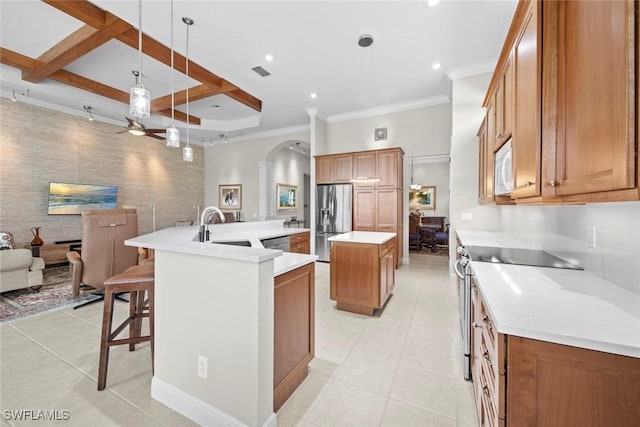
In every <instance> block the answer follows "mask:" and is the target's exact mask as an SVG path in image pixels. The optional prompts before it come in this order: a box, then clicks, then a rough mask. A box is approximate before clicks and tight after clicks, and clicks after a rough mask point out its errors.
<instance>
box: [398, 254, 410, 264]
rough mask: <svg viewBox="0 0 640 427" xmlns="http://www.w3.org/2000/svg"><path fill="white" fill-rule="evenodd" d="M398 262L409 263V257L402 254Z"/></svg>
mask: <svg viewBox="0 0 640 427" xmlns="http://www.w3.org/2000/svg"><path fill="white" fill-rule="evenodd" d="M400 264H409V257H408V256H403V257H402V260H401V262H400Z"/></svg>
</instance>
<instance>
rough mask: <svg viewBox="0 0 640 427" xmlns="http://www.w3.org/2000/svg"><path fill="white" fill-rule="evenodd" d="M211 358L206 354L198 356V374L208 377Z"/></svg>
mask: <svg viewBox="0 0 640 427" xmlns="http://www.w3.org/2000/svg"><path fill="white" fill-rule="evenodd" d="M208 365H209V359H207V358H206V357H204V356H198V376H199V377H201V378H204V379H205V380H206V379H207V372H208Z"/></svg>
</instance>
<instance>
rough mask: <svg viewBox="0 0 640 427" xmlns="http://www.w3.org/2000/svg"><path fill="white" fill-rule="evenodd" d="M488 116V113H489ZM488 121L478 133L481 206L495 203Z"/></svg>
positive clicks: (479, 197) (479, 196) (484, 122)
mask: <svg viewBox="0 0 640 427" xmlns="http://www.w3.org/2000/svg"><path fill="white" fill-rule="evenodd" d="M487 114H488V112H487ZM487 120H488V117H487V119H485V121H483V122H482V126H480V130H479V131H478V139H479V143H480V146H479V150H478V164H479V174H480V175H479V179H478V202H479V203H480V204H481V205H485V204H489V203H492V202H493V199H494V196H493V156H494V153H493V149H492V147H491V144H490V138H489V134H488V131H487Z"/></svg>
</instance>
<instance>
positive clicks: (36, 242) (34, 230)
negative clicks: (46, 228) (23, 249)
mask: <svg viewBox="0 0 640 427" xmlns="http://www.w3.org/2000/svg"><path fill="white" fill-rule="evenodd" d="M31 234H33V240H32V241H31V246H42V244H43V243H44V242H43V241H42V239H41V238H40V227H31Z"/></svg>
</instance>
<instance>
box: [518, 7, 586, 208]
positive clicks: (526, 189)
mask: <svg viewBox="0 0 640 427" xmlns="http://www.w3.org/2000/svg"><path fill="white" fill-rule="evenodd" d="M589 3H591V2H589ZM541 7H542V2H531V4H530V5H529V10H528V11H527V13H526V16H525V18H524V21H523V26H522V30H521V32H520V33H519V36H518V38H517V39H516V42H515V46H514V51H513V61H514V63H513V67H514V69H513V72H514V75H513V78H514V83H513V84H514V102H515V105H514V120H515V122H514V127H513V141H512V149H513V174H514V183H513V184H514V188H513V191H512V192H511V197H512V198H514V199H517V198H521V197H532V196H539V195H540V158H541V154H540V153H541V145H540V126H541V122H540V114H541V113H540V99H541V87H540V64H541V61H540V43H539V38H540V30H539V28H538V27H539V19H538V16H539V13H538V9H539V8H541Z"/></svg>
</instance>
